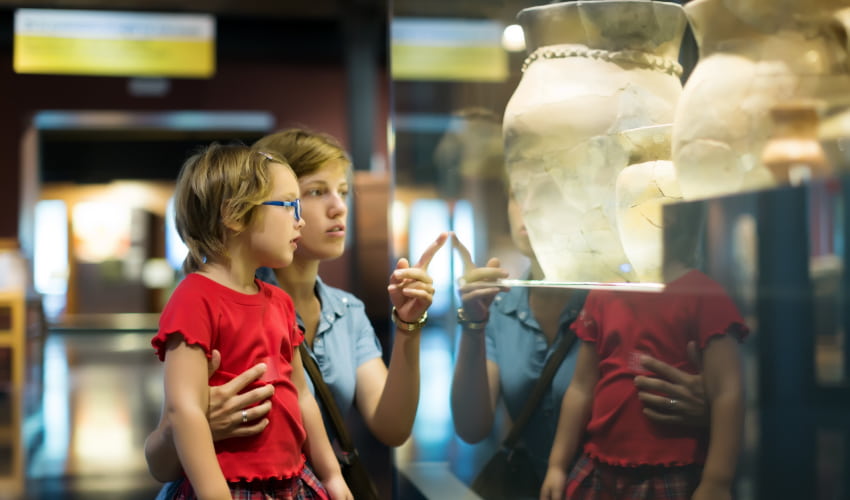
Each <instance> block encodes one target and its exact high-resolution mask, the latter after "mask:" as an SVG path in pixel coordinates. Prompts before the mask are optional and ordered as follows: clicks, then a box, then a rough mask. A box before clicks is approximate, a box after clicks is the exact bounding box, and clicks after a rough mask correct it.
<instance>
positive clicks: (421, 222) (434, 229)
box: [408, 199, 452, 316]
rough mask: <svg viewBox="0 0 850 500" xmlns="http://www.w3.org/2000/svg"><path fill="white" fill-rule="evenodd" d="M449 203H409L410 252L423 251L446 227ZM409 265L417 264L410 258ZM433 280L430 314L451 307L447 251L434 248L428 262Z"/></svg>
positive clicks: (435, 200) (438, 201)
mask: <svg viewBox="0 0 850 500" xmlns="http://www.w3.org/2000/svg"><path fill="white" fill-rule="evenodd" d="M449 217H450V215H449V206H448V204H447V203H446V202H445V201H443V200H438V199H431V200H427V199H420V200H416V201H415V202H414V203H413V204H412V205H411V207H410V226H409V227H410V228H411V229H410V232H409V243H410V253H408V255H422V253H423V252H424V251H425V249H426V248H428V245H430V244H431V243H432V242H433V241H434V235H435V234H439V233H441V232H443V231H449V230H450V229H451V228H450V227H449V224H450V219H449ZM410 264H411V265H414V264H416V263H415V262H411V263H410ZM428 273H429V274H430V275H431V277H432V278H433V280H434V302H433V303H432V304H431V307H430V308H429V309H428V311H429V314H430V315H432V316H439V315H441V314H445V313H446V311H448V310H449V309H450V308H451V301H452V298H451V294H450V292H451V258H450V256H449V254H448V252H437V254H436V255H435V256H434V258H433V259H432V260H431V265H429V266H428Z"/></svg>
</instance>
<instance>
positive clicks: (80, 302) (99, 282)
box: [20, 111, 275, 322]
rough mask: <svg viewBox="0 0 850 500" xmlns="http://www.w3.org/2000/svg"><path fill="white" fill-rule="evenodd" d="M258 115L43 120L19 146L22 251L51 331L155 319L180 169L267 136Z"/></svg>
mask: <svg viewBox="0 0 850 500" xmlns="http://www.w3.org/2000/svg"><path fill="white" fill-rule="evenodd" d="M274 125H275V124H274V118H273V116H272V115H271V114H270V113H266V112H256V111H246V112H240V111H222V112H202V111H157V112H139V111H132V112H122V111H41V112H38V113H36V114H35V115H34V117H33V120H32V123H31V125H30V129H29V130H28V132H27V133H26V134H25V138H24V141H23V145H22V148H23V151H22V158H23V162H22V164H23V166H22V168H23V170H24V171H23V172H22V179H23V183H24V189H23V191H24V193H23V198H24V202H23V207H22V208H23V209H22V221H21V224H20V227H21V242H22V248H24V249H25V250H30V252H28V253H29V255H31V256H32V260H33V262H32V265H33V275H34V276H35V283H34V285H35V288H36V290H37V291H38V292H39V293H41V294H42V295H43V296H44V300H45V312H46V313H47V316H48V319H49V320H50V321H51V322H57V321H61V320H63V319H67V318H69V317H80V316H85V315H101V314H119V313H143V314H144V313H149V314H155V313H158V312H159V311H160V310H161V307H162V305H163V304H164V301H165V300H166V299H167V295H168V294H169V292H170V290H171V288H172V287H173V286H174V284H175V282H176V280H177V273H176V269H175V264H174V263H175V262H179V260H180V258H179V256H178V257H177V258H175V256H174V255H170V254H172V253H174V252H178V253H179V252H180V246H179V245H173V244H171V243H173V242H172V241H170V240H171V239H173V235H169V232H168V229H169V226H170V224H168V223H167V222H168V217H167V215H168V214H167V212H168V210H169V209H168V206H169V201H170V199H171V196H172V194H173V189H174V182H175V180H176V178H177V174H178V172H179V170H180V167H181V165H182V164H183V162H184V161H185V159H186V158H188V157H189V156H190V155H191V154H192V153H193V152H194V151H195V150H197V149H198V148H199V147H202V146H204V145H206V144H209V143H210V142H213V141H217V142H221V143H232V142H241V143H245V144H251V143H253V142H254V141H255V140H256V139H258V138H260V137H262V136H263V135H265V134H266V133H268V132H270V131H272V130H273V129H274Z"/></svg>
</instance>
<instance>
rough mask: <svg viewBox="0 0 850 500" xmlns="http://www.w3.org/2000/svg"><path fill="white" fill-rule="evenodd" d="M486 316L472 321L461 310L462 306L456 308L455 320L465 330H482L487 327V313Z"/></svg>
mask: <svg viewBox="0 0 850 500" xmlns="http://www.w3.org/2000/svg"><path fill="white" fill-rule="evenodd" d="M487 316H488V317H486V318H484V319H483V320H481V321H472V320H471V319H469V318H467V317H466V313H464V312H463V308H462V307H460V308H458V310H457V322H458V324H459V325H460V326H462V327H463V328H465V329H466V330H483V329H485V328H487V321H488V320H489V319H490V317H489V314H488V315H487Z"/></svg>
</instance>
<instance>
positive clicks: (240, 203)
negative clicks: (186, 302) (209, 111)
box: [174, 143, 288, 273]
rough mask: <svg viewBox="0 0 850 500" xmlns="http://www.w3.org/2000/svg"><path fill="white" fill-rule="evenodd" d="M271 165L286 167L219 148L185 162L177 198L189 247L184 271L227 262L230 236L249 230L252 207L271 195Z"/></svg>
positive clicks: (269, 157)
mask: <svg viewBox="0 0 850 500" xmlns="http://www.w3.org/2000/svg"><path fill="white" fill-rule="evenodd" d="M270 163H279V164H281V165H284V166H288V164H287V162H286V161H285V160H284V159H283V158H281V157H280V156H279V155H275V154H274V153H271V152H264V151H260V150H258V149H256V148H251V147H248V146H244V145H221V144H217V143H213V144H210V145H209V146H207V147H205V148H203V149H202V150H200V151H199V152H198V153H196V154H194V155H192V156H191V157H190V158H189V159H188V160H186V162H185V163H184V164H183V167H182V168H181V169H180V174H179V175H178V177H177V188H176V190H175V194H174V212H175V222H176V225H177V232H178V234H180V238H181V239H182V240H183V242H184V243H185V244H186V246H187V247H188V248H189V253H188V255H187V256H186V259H185V260H184V261H183V271H184V272H186V273H191V272H194V271H197V270H198V269H200V267H201V265H202V264H203V263H204V262H207V261H208V260H209V259H214V258H226V257H227V255H226V251H225V244H226V241H227V237H228V235H231V234H238V233H239V232H240V231H241V229H239V228H245V227H247V226H248V225H249V224H250V223H251V217H252V215H253V210H254V207H256V206H257V205H259V204H260V203H262V202H263V201H266V200H267V199H268V196H269V195H270V194H271V189H272V186H271V178H270V175H269V164H270ZM234 228H237V229H234ZM234 232H235V233H234Z"/></svg>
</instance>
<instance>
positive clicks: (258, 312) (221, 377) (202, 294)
mask: <svg viewBox="0 0 850 500" xmlns="http://www.w3.org/2000/svg"><path fill="white" fill-rule="evenodd" d="M298 196H299V189H298V182H297V180H296V178H295V175H294V173H293V172H292V170H291V168H290V167H289V166H288V164H287V163H286V162H285V161H284V160H282V159H280V158H279V157H275V156H272V155H270V154H268V153H264V152H260V151H258V150H255V149H251V148H248V147H246V146H221V145H215V144H213V145H212V146H210V147H208V148H207V149H206V150H204V151H202V152H201V153H199V154H197V155H195V156H193V157H191V158H190V159H189V160H188V161H187V162H186V163H185V164H184V165H183V168H182V170H181V172H180V175H179V177H178V180H177V190H176V195H175V207H176V222H177V229H178V232H179V233H180V237H181V238H182V239H183V241H184V242H185V243H186V245H187V246H188V247H189V254H188V256H187V257H186V260H185V262H184V265H183V267H184V271H185V272H186V273H187V276H186V278H185V279H183V281H182V282H181V283H180V284H179V285H178V287H177V288H176V289H175V291H174V293H173V295H172V296H171V299H170V300H169V301H168V304H167V305H166V307H165V309H164V310H163V312H162V316H161V318H160V325H159V332H158V333H157V335H156V336H155V337H154V339H153V341H152V344H153V346H154V348H155V349H156V352H157V354H158V355H159V357H160V359H161V360H164V361H165V412H166V413H167V415H168V419H169V421H170V423H171V429H172V435H173V439H174V444H175V448H176V450H177V453H178V456H179V458H180V462H181V464H182V466H183V470H184V471H185V474H186V476H187V478H188V481H184V482H183V483H182V485H181V488H180V491H179V492H178V494H177V496H176V498H186V499H193V498H200V499H230V498H245V499H247V498H250V499H253V498H263V499H272V498H274V499H301V498H327V497H328V493H330V497H331V498H334V499H337V498H340V499H348V498H351V494H350V493H349V491H348V488H347V487H346V485H345V481H344V480H343V478H342V474H341V472H340V468H339V465H338V463H337V461H336V458H335V456H334V454H333V450H332V448H331V446H330V443H329V441H328V438H327V435H326V433H325V430H324V427H323V425H322V420H321V415H320V413H319V410H318V406H317V405H316V401H315V400H314V399H313V396H312V395H311V393H310V391H309V390H308V389H307V385H306V381H305V379H304V371H303V368H302V364H301V358H300V356H299V353H298V349H297V346H298V344H300V343H301V342H302V341H303V334H302V333H301V331H300V330H299V329H298V328H297V327H296V323H295V311H294V306H293V303H292V300H291V298H290V297H289V296H288V295H287V294H286V293H285V292H283V291H282V290H280V289H278V288H275V287H272V286H268V285H266V284H264V283H262V282H261V281H259V280H256V279H255V278H254V272H255V270H256V269H257V268H258V267H260V266H270V267H281V266H286V265H288V264H289V263H290V262H291V261H292V255H293V252H294V251H295V248H296V247H297V241H298V239H299V236H300V230H301V227H303V225H304V222H303V221H302V220H301V218H300V200H299V198H298ZM213 349H217V350H218V351H220V352H221V353H223V354H222V360H221V366H220V368H219V370H218V371H217V372H216V373H215V375H214V376H213V378H212V379H211V383H213V384H221V383H225V382H227V381H228V380H230V379H232V378H233V377H234V376H235V375H236V374H238V373H240V372H242V371H244V370H245V369H247V368H248V367H251V366H253V365H254V364H256V363H258V362H262V363H264V364H265V365H266V371H265V373H264V376H263V380H262V381H263V382H264V383H266V384H271V385H272V386H273V387H274V393H273V395H272V404H271V411H270V413H269V417H268V427H267V428H266V431H265V432H264V433H262V434H260V435H257V436H252V437H245V438H233V439H229V440H226V441H222V442H219V443H216V444H215V445H213V439H212V434H211V432H210V427H209V424H208V423H207V416H206V412H207V407H208V399H209V387H208V379H207V359H208V358H209V357H210V356H211V353H212V350H213ZM242 419H243V420H245V419H246V412H245V411H243V412H242ZM305 454H306V455H307V457H308V458H309V460H310V461H311V463H312V464H313V468H314V470H315V471H316V475H318V477H319V480H321V482H322V484H324V488H323V487H322V484H320V483H319V481H318V480H317V479H316V477H315V476H313V474H312V473H311V471H310V469H308V468H306V467H305V457H304V455H305ZM325 488H327V491H326V490H325Z"/></svg>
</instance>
